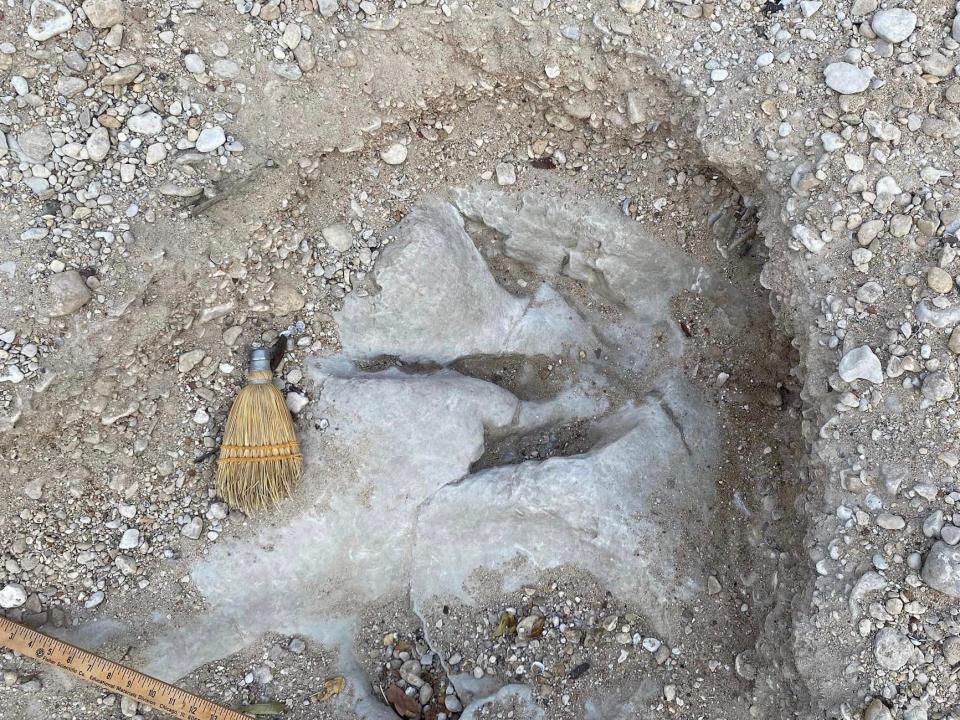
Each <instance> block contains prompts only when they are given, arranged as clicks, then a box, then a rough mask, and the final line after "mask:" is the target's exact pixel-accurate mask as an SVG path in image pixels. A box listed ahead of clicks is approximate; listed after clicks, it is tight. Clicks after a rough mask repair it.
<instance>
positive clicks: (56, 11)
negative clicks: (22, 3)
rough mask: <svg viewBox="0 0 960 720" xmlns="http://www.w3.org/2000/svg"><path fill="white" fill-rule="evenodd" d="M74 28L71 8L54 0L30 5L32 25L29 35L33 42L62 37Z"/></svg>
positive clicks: (35, 0) (44, 0) (37, 0)
mask: <svg viewBox="0 0 960 720" xmlns="http://www.w3.org/2000/svg"><path fill="white" fill-rule="evenodd" d="M72 27H73V15H71V14H70V8H68V7H67V6H66V5H63V4H61V3H58V2H54V0H33V2H32V3H31V4H30V23H29V24H28V25H27V35H28V36H29V37H30V39H31V40H36V41H37V42H43V41H44V40H49V39H50V38H52V37H56V36H57V35H61V34H63V33H65V32H66V31H67V30H69V29H70V28H72Z"/></svg>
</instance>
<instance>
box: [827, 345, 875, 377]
mask: <svg viewBox="0 0 960 720" xmlns="http://www.w3.org/2000/svg"><path fill="white" fill-rule="evenodd" d="M838 372H839V374H840V379H841V380H843V381H844V382H853V381H854V380H867V381H869V382H872V383H873V384H874V385H879V384H880V383H882V382H883V367H882V366H881V365H880V359H879V358H878V357H877V356H876V355H875V354H874V352H873V350H872V349H871V348H870V346H869V345H861V346H860V347H858V348H854V349H853V350H851V351H850V352H848V353H847V354H846V355H844V356H843V359H842V360H840V366H839V368H838Z"/></svg>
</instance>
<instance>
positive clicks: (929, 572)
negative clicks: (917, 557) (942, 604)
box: [920, 540, 960, 598]
mask: <svg viewBox="0 0 960 720" xmlns="http://www.w3.org/2000/svg"><path fill="white" fill-rule="evenodd" d="M920 577H921V578H923V581H924V582H925V583H926V584H927V585H929V586H930V587H932V588H933V589H934V590H939V591H940V592H942V593H943V594H944V595H948V596H950V597H952V598H960V546H956V545H948V544H947V543H945V542H943V541H942V540H938V541H937V542H935V543H934V544H933V547H932V548H930V551H929V552H928V553H927V557H926V560H925V561H924V563H923V569H922V570H921V573H920Z"/></svg>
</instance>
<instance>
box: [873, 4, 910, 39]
mask: <svg viewBox="0 0 960 720" xmlns="http://www.w3.org/2000/svg"><path fill="white" fill-rule="evenodd" d="M870 27H872V28H873V31H874V32H875V33H876V34H877V35H878V36H879V37H880V38H882V39H884V40H886V41H887V42H889V43H899V42H903V41H904V40H906V39H907V38H908V37H910V35H912V34H913V31H914V30H916V28H917V16H916V14H914V13H913V12H912V11H910V10H907V9H905V8H885V9H883V10H877V12H876V13H874V16H873V19H872V20H871V21H870Z"/></svg>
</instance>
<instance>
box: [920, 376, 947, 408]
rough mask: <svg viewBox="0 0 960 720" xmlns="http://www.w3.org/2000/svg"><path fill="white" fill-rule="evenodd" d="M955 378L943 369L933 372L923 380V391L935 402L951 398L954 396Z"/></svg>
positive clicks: (924, 394)
mask: <svg viewBox="0 0 960 720" xmlns="http://www.w3.org/2000/svg"><path fill="white" fill-rule="evenodd" d="M953 392H954V384H953V380H951V379H950V377H949V376H948V375H947V374H946V373H945V372H943V371H937V372H932V373H930V374H929V375H927V377H925V378H924V380H923V386H922V388H921V393H922V394H923V396H924V397H925V398H927V399H928V400H931V401H933V402H935V403H936V402H941V401H943V400H949V399H950V398H952V397H953Z"/></svg>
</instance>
